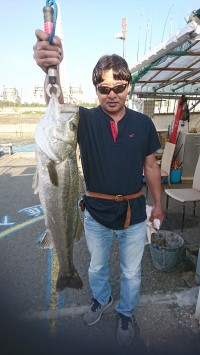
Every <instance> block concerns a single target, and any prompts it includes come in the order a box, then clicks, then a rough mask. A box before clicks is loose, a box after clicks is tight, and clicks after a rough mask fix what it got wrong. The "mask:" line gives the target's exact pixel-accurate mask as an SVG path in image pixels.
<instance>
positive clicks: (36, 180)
mask: <svg viewBox="0 0 200 355" xmlns="http://www.w3.org/2000/svg"><path fill="white" fill-rule="evenodd" d="M32 188H33V189H34V194H35V195H37V194H38V192H39V173H38V169H36V171H35V174H34V175H33V183H32Z"/></svg>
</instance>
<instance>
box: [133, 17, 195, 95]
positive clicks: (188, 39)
mask: <svg viewBox="0 0 200 355" xmlns="http://www.w3.org/2000/svg"><path fill="white" fill-rule="evenodd" d="M131 73H132V89H131V96H132V95H133V94H137V95H138V96H140V97H158V96H166V95H169V96H170V97H173V96H174V97H176V96H180V95H187V96H188V95H189V96H191V95H195V96H198V97H199V96H200V85H199V84H200V10H197V11H194V12H193V13H192V14H191V15H190V18H189V21H188V23H187V24H186V26H185V27H183V28H182V29H181V30H180V31H179V32H178V33H176V34H175V35H173V36H172V37H170V38H169V40H167V41H165V42H163V43H161V44H160V45H159V46H158V47H156V48H155V49H154V50H153V51H151V52H150V53H149V54H148V55H146V56H145V57H144V58H143V60H142V61H139V62H137V63H136V64H135V65H134V66H133V67H132V68H131Z"/></svg>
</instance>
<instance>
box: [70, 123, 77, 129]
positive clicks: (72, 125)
mask: <svg viewBox="0 0 200 355" xmlns="http://www.w3.org/2000/svg"><path fill="white" fill-rule="evenodd" d="M69 127H70V129H71V130H72V131H75V128H76V125H75V123H73V122H70V124H69Z"/></svg>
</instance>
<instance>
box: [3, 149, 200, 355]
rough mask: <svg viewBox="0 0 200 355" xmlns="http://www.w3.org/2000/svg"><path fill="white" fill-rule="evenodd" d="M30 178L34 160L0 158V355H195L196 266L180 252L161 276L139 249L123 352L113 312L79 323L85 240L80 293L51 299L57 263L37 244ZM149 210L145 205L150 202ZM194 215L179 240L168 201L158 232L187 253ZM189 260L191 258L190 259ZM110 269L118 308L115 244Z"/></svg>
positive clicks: (39, 228)
mask: <svg viewBox="0 0 200 355" xmlns="http://www.w3.org/2000/svg"><path fill="white" fill-rule="evenodd" d="M34 171H35V159H34V154H32V153H15V154H14V155H12V156H10V155H8V154H4V155H3V156H1V157H0V201H1V203H0V221H1V223H0V242H1V244H0V245H1V248H0V284H1V289H0V290H1V291H0V308H1V317H0V327H1V332H0V338H1V347H2V348H3V349H4V352H2V354H13V355H16V354H20V355H24V354H25V355H26V354H34V355H35V354H41V355H43V354H49V355H50V354H58V355H60V354H66V353H69V354H85V353H87V354H92V353H95V354H100V353H101V354H102V353H105V354H111V353H115V354H143V353H144V354H172V353H173V354H199V353H200V325H199V321H198V320H197V319H196V318H195V307H196V302H197V296H198V292H199V287H198V285H197V284H196V283H195V278H194V277H195V266H194V264H192V263H191V262H189V261H188V259H186V257H185V252H184V251H185V248H184V249H183V250H182V254H181V255H180V259H179V263H178V265H177V267H176V269H175V270H174V271H172V272H162V271H158V270H157V269H155V267H154V266H153V263H152V258H151V255H150V250H149V246H148V245H147V246H146V247H145V254H144V258H143V262H142V287H141V302H140V305H139V307H138V308H137V311H136V313H135V322H136V330H137V336H136V340H135V342H134V344H133V345H132V346H131V347H130V348H129V349H122V348H120V347H118V346H117V344H116V339H115V333H116V314H115V310H114V306H112V307H111V309H110V310H109V311H107V312H106V313H105V314H104V315H103V316H102V319H101V321H100V322H99V323H97V324H96V325H94V326H92V327H87V326H86V325H85V324H84V323H83V321H82V318H83V313H84V310H85V308H86V306H87V304H88V302H90V299H91V294H90V289H89V286H88V281H87V268H88V264H89V255H88V252H87V248H86V245H85V240H84V236H83V237H82V238H81V240H80V241H79V242H77V243H75V248H74V262H75V265H76V267H77V269H78V271H79V273H80V275H81V278H82V279H83V282H84V287H83V289H82V290H81V291H75V290H70V289H68V290H65V291H64V292H62V293H60V294H57V293H56V292H55V289H54V286H55V283H54V281H55V275H54V273H55V272H56V267H55V265H56V259H55V255H54V253H53V252H52V250H51V251H50V250H41V249H40V248H39V247H38V245H37V243H36V242H37V240H38V238H39V237H40V236H41V234H42V233H43V231H44V221H43V216H42V211H41V208H40V202H39V199H38V196H37V195H34V194H33V190H32V178H33V174H34ZM183 186H185V185H183V184H182V185H181V187H183ZM187 186H189V185H186V187H187ZM173 187H177V188H178V187H180V186H179V185H174V186H173ZM144 192H145V186H144ZM147 203H148V204H150V205H151V196H149V197H148V200H147ZM163 204H164V205H165V195H164V194H163ZM196 212H197V213H196V217H193V216H192V209H191V207H190V206H189V207H188V208H187V211H186V220H185V228H184V232H183V233H181V232H180V226H181V206H180V204H178V203H176V202H174V201H171V203H170V211H169V216H168V219H167V220H165V221H164V223H163V226H162V229H163V230H167V231H173V232H176V233H178V234H179V235H181V236H182V237H183V238H184V241H185V246H190V245H198V244H199V238H200V233H199V231H200V218H199V216H200V205H199V204H198V205H197V211H196ZM192 257H193V258H195V257H196V256H195V253H194V255H192ZM110 269H111V284H112V290H113V297H114V301H115V302H116V301H117V298H118V292H119V289H118V280H119V265H118V248H117V243H116V241H115V240H114V241H113V248H112V254H111V260H110Z"/></svg>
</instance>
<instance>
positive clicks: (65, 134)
mask: <svg viewBox="0 0 200 355" xmlns="http://www.w3.org/2000/svg"><path fill="white" fill-rule="evenodd" d="M78 121H79V115H78V112H77V111H76V112H65V113H63V112H62V113H60V115H59V119H57V122H56V125H55V127H54V129H53V130H52V140H51V145H52V149H53V151H54V154H55V155H56V156H57V157H58V159H59V160H65V159H66V158H74V156H75V154H76V147H77V129H78Z"/></svg>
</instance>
